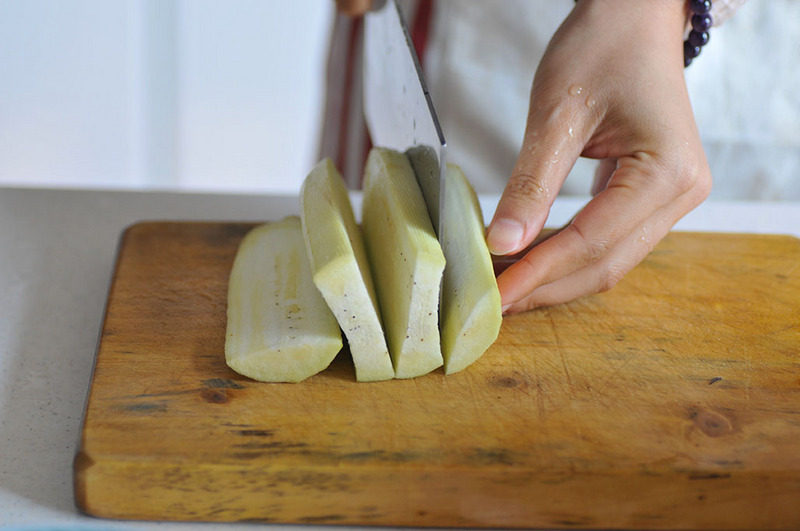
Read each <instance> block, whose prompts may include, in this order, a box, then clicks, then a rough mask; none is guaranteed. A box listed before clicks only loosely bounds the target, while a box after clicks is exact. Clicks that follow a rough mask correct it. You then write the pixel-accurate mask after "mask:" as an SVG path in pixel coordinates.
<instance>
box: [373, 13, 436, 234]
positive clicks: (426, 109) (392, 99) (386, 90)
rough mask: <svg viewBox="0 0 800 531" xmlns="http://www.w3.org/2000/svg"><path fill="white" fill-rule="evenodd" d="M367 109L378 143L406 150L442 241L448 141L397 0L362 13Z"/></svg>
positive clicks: (377, 144) (374, 137) (374, 140)
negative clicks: (446, 142)
mask: <svg viewBox="0 0 800 531" xmlns="http://www.w3.org/2000/svg"><path fill="white" fill-rule="evenodd" d="M363 90H364V112H365V115H366V120H367V127H368V128H369V132H370V134H371V136H372V143H373V144H374V145H376V146H382V147H388V148H392V149H396V150H398V151H405V152H406V154H407V155H408V157H409V159H410V160H411V165H412V166H413V168H414V172H415V173H416V174H417V181H418V182H419V185H420V188H421V189H422V193H423V195H424V196H425V202H426V203H427V204H428V211H429V213H430V216H431V221H432V222H433V226H434V229H436V233H437V235H438V236H439V240H440V241H443V239H444V238H443V234H444V229H445V228H444V226H443V225H444V223H443V221H444V217H443V215H442V213H443V211H444V175H445V169H446V162H445V146H446V144H445V140H444V134H443V133H442V128H441V126H440V125H439V119H438V117H437V116H436V110H435V109H434V107H433V102H432V101H431V96H430V93H429V92H428V88H427V86H426V84H425V77H424V76H423V73H422V69H421V68H420V64H419V59H418V58H417V53H416V51H415V50H414V45H413V43H412V42H411V38H410V35H409V32H408V28H407V27H406V24H405V21H404V19H403V14H402V13H401V12H400V9H399V7H398V6H397V3H396V2H395V0H387V1H386V2H385V4H384V5H383V6H382V7H380V8H379V9H377V10H375V11H372V12H370V13H369V14H367V15H366V16H365V17H364V77H363Z"/></svg>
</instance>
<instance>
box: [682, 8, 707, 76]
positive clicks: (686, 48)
mask: <svg viewBox="0 0 800 531" xmlns="http://www.w3.org/2000/svg"><path fill="white" fill-rule="evenodd" d="M689 11H690V12H691V13H692V31H690V32H689V38H688V39H686V40H685V41H684V42H683V66H684V67H687V66H689V65H690V64H692V60H693V59H694V58H695V57H697V56H698V55H700V49H701V48H702V47H703V46H705V45H706V44H707V43H708V30H709V29H711V25H712V24H713V23H714V20H713V19H712V18H711V0H689Z"/></svg>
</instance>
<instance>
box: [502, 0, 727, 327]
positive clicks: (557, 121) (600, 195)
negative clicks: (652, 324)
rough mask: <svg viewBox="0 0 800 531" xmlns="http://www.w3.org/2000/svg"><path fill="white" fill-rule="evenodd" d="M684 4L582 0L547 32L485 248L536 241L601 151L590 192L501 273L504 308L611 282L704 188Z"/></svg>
mask: <svg viewBox="0 0 800 531" xmlns="http://www.w3.org/2000/svg"><path fill="white" fill-rule="evenodd" d="M684 5H685V2H683V1H682V0H652V1H649V2H642V1H641V0H580V1H579V2H578V3H577V5H576V7H575V8H574V9H573V11H572V13H571V14H570V15H569V16H568V17H567V19H566V20H565V21H564V23H563V24H562V26H561V27H560V28H559V30H558V31H557V32H556V34H555V35H554V36H553V39H552V40H551V42H550V44H549V46H548V49H547V51H546V52H545V54H544V57H543V58H542V61H541V63H540V64H539V68H538V70H537V72H536V76H535V78H534V82H533V88H532V90H531V101H530V109H529V113H528V122H527V126H526V130H525V136H524V139H523V144H522V149H521V151H520V154H519V157H518V159H517V162H516V165H515V168H514V171H513V174H512V176H511V178H510V180H509V181H508V184H507V185H506V188H505V191H504V192H503V195H502V197H501V199H500V203H499V204H498V206H497V210H496V212H495V215H494V218H493V220H492V222H491V224H490V226H489V231H488V233H487V240H488V244H489V248H490V249H491V250H492V252H493V253H494V254H500V255H507V254H513V253H517V252H519V251H521V250H523V249H525V248H526V247H527V246H528V245H529V244H530V243H531V242H532V241H533V240H534V238H535V237H536V236H537V235H538V234H539V232H540V231H541V229H542V226H543V225H544V223H545V221H546V219H547V214H548V212H549V210H550V207H551V206H552V204H553V201H554V200H555V198H556V195H557V194H558V190H559V189H560V188H561V185H562V184H563V182H564V180H565V179H566V176H567V174H568V173H569V171H570V169H571V167H572V165H573V164H574V162H575V160H576V159H577V158H578V157H579V156H584V157H589V158H594V159H600V164H599V165H598V169H597V172H596V175H595V184H594V187H593V190H592V193H593V194H595V195H594V197H593V199H592V200H591V201H590V202H589V203H588V204H587V205H586V206H585V207H584V208H583V209H582V210H581V211H580V212H579V213H578V214H577V215H576V216H575V218H573V220H572V221H571V222H570V223H569V225H568V226H567V227H565V228H564V229H563V230H561V231H560V232H558V233H557V234H555V235H554V236H552V237H549V238H547V239H544V240H543V241H541V243H538V244H537V245H534V246H533V247H532V248H531V249H530V251H529V252H527V254H525V256H524V257H523V258H522V259H521V260H519V261H518V262H516V263H515V264H513V265H512V266H511V267H509V268H508V269H506V270H505V271H503V272H502V273H501V274H500V275H499V277H498V279H497V281H498V285H499V288H500V293H501V296H502V300H503V307H504V311H505V312H519V311H524V310H528V309H531V308H535V307H538V306H544V305H552V304H558V303H561V302H566V301H569V300H572V299H575V298H578V297H580V296H583V295H587V294H591V293H596V292H599V291H604V290H607V289H610V288H611V287H612V286H614V285H615V284H616V283H617V282H618V281H619V280H620V279H621V278H622V277H623V276H624V275H625V273H627V272H628V271H630V270H631V269H632V268H633V267H634V266H635V265H636V264H638V263H639V262H640V261H641V260H642V259H644V257H645V256H646V255H647V254H648V253H649V252H650V251H651V250H652V249H653V247H654V246H655V245H656V243H658V241H659V240H661V239H662V238H663V237H664V236H665V235H666V234H667V233H668V232H669V230H670V229H671V227H672V226H673V225H674V224H675V223H676V222H677V221H678V219H680V218H681V217H682V216H683V215H684V214H686V213H687V212H689V211H690V210H692V209H693V208H694V207H696V206H697V205H698V204H700V203H701V202H702V201H703V200H704V199H705V198H706V196H707V195H708V193H709V191H710V186H711V175H710V171H709V168H708V163H707V162H706V159H705V154H704V153H703V148H702V145H701V143H700V137H699V134H698V132H697V127H696V125H695V121H694V116H693V114H692V109H691V105H690V103H689V96H688V93H687V90H686V83H685V80H684V77H683V45H682V37H683V28H684V25H685V23H686V13H685V7H684Z"/></svg>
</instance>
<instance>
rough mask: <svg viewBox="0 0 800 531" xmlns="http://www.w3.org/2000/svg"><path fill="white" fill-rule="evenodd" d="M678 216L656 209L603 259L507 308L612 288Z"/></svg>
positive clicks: (518, 309)
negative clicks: (650, 216)
mask: <svg viewBox="0 0 800 531" xmlns="http://www.w3.org/2000/svg"><path fill="white" fill-rule="evenodd" d="M678 218H680V215H674V214H672V213H669V212H667V211H666V210H664V211H661V212H659V213H657V215H655V216H654V217H653V219H649V220H647V221H646V222H645V223H643V224H642V225H641V226H640V227H639V228H638V229H637V230H634V231H633V232H632V233H631V234H629V235H628V236H627V237H626V238H624V239H623V240H622V241H620V242H619V244H618V245H617V246H616V247H615V248H614V249H613V250H612V251H611V252H610V253H609V254H608V255H607V256H606V257H604V258H603V259H602V260H600V261H598V262H596V263H593V264H590V265H588V266H586V267H583V268H581V269H579V270H577V271H575V272H573V273H571V274H569V275H567V276H565V277H563V278H559V279H557V280H555V281H553V282H550V283H548V284H545V285H543V286H540V287H538V288H536V289H534V290H533V292H532V293H530V295H527V296H526V297H523V298H522V299H520V300H519V301H517V302H515V303H514V304H511V305H510V306H508V307H506V308H505V312H506V313H517V312H523V311H527V310H532V309H534V308H539V307H542V306H553V305H555V304H561V303H564V302H569V301H571V300H574V299H577V298H579V297H582V296H584V295H589V294H593V293H599V292H602V291H606V290H609V289H611V288H612V287H614V286H615V285H616V284H617V282H619V281H620V280H621V279H622V278H623V277H624V276H625V275H626V274H627V273H628V272H630V271H631V270H632V269H633V268H634V267H636V266H637V265H638V264H639V263H640V262H641V261H642V260H644V259H645V257H647V255H648V254H649V253H650V252H651V251H652V250H653V248H654V247H655V245H656V244H657V243H658V242H659V241H661V239H663V238H664V236H666V235H667V234H668V233H669V230H670V228H671V227H672V226H673V225H674V224H675V222H676V221H677V219H678Z"/></svg>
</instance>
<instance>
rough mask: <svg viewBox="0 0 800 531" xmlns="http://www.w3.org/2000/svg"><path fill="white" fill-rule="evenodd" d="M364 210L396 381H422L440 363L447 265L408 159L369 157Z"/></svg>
mask: <svg viewBox="0 0 800 531" xmlns="http://www.w3.org/2000/svg"><path fill="white" fill-rule="evenodd" d="M362 206H363V212H362V228H363V230H364V236H365V241H366V246H367V253H368V256H369V260H370V264H371V266H372V273H373V277H374V280H375V287H376V289H377V294H378V302H379V304H380V310H381V315H382V316H383V323H384V329H385V331H386V338H387V343H388V345H389V353H390V354H391V356H392V362H393V364H394V370H395V376H396V377H397V378H413V377H415V376H421V375H423V374H426V373H428V372H430V371H432V370H434V369H435V368H437V367H439V366H441V365H442V363H443V360H442V353H441V347H440V344H439V316H438V313H439V312H438V306H439V288H440V286H441V279H442V271H443V269H444V265H445V261H444V255H443V254H442V249H441V247H440V245H439V242H438V241H437V239H436V235H435V234H434V232H433V227H432V226H431V220H430V217H429V216H428V211H427V209H426V208H425V200H424V199H423V198H422V192H421V191H420V189H419V185H418V184H417V181H416V178H415V177H414V170H413V169H412V168H411V164H410V163H409V161H408V157H406V155H404V154H403V153H398V152H396V151H392V150H389V149H385V148H374V149H373V150H372V151H371V152H370V154H369V157H368V159H367V167H366V170H365V175H364V199H363V205H362Z"/></svg>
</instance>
